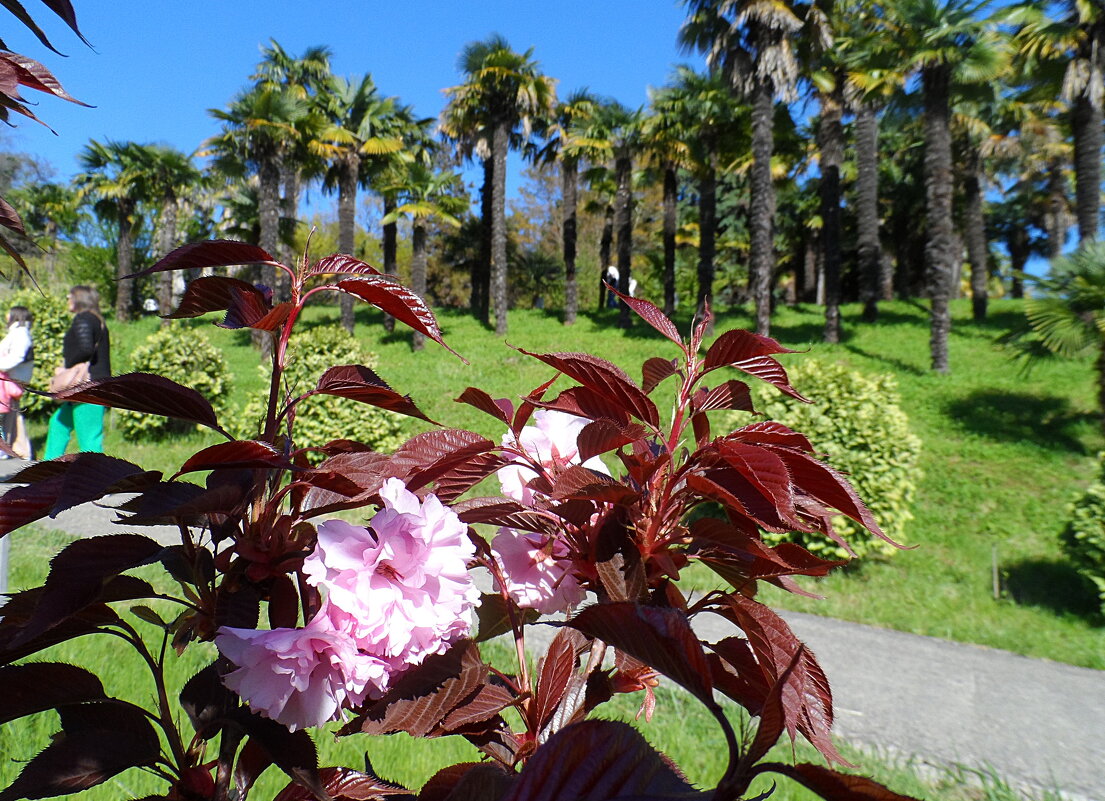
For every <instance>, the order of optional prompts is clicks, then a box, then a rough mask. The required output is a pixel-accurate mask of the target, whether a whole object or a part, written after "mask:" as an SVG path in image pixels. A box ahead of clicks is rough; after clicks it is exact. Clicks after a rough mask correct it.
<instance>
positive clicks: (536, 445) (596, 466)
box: [497, 409, 610, 503]
mask: <svg viewBox="0 0 1105 801" xmlns="http://www.w3.org/2000/svg"><path fill="white" fill-rule="evenodd" d="M532 420H533V423H534V424H533V425H532V426H525V427H524V428H523V429H522V431H521V432H520V433H519V435H518V441H517V443H515V442H514V435H513V434H511V433H510V432H507V433H506V434H504V435H503V445H504V446H508V447H513V446H514V445H515V444H517V445H518V446H520V447H521V449H522V450H523V451H524V452H525V453H527V454H529V456H531V457H532V458H533V459H535V460H537V461H538V462H540V463H541V464H543V465H546V466H553V465H560V466H564V465H568V464H579V463H580V458H579V446H578V445H577V444H576V440H577V438H578V437H579V432H580V431H582V430H583V428H584V427H585V426H586V425H587V424H588V423H590V422H591V421H590V420H588V419H586V418H584V417H576V416H575V415H572V414H567V413H566V412H559V411H555V410H551V409H538V410H537V411H536V412H534V413H533V418H532ZM583 466H584V467H586V468H589V469H591V470H596V471H598V472H600V473H604V474H606V475H610V471H609V470H607V469H606V465H604V464H603V463H602V460H601V459H600V458H599V457H597V456H592V457H591V458H590V459H588V460H587V461H586V462H583ZM497 475H498V477H499V482H500V483H501V484H502V490H503V494H504V495H506V496H508V497H510V498H513V499H514V500H516V501H520V502H522V503H532V501H533V494H534V493H533V491H532V490H531V489H530V488H529V487H527V486H526V485H527V484H528V483H529V482H530V481H532V480H533V479H534V478H536V477H537V473H536V472H535V471H534V470H533V468H531V467H529V466H527V465H526V464H525V463H524V462H522V461H521V459H519V460H517V461H515V462H514V463H512V464H509V465H507V466H506V467H502V468H499V470H498V473H497Z"/></svg>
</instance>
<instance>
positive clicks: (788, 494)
mask: <svg viewBox="0 0 1105 801" xmlns="http://www.w3.org/2000/svg"><path fill="white" fill-rule="evenodd" d="M718 453H719V454H720V455H721V458H722V459H724V460H725V463H726V464H728V465H729V466H730V467H732V468H733V469H734V470H736V471H737V472H738V473H740V474H741V475H742V476H744V477H745V478H746V479H747V480H748V483H749V484H751V485H752V487H753V488H755V490H756V491H757V492H759V493H760V494H761V495H762V496H763V497H764V498H765V499H766V500H767V501H768V503H769V504H770V505H772V506H774V508H775V512H776V514H777V515H778V517H779V518H780V519H782V520H783V522H784V523H790V524H792V525H793V526H795V527H796V528H797V527H800V524H799V521H798V520H797V519H796V518H795V516H794V499H793V498H794V490H793V488H792V486H791V482H792V478H793V477H792V476H791V474H790V472H789V471H788V470H787V465H786V464H785V463H784V461H783V460H782V459H781V458H780V457H779V456H777V455H776V454H774V453H772V452H771V451H770V450H769V449H767V448H760V447H757V446H755V445H748V444H746V443H743V442H733V441H725V440H722V441H721V442H719V443H718Z"/></svg>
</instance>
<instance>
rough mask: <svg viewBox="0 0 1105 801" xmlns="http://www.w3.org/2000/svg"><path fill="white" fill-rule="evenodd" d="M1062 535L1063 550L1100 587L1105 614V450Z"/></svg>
mask: <svg viewBox="0 0 1105 801" xmlns="http://www.w3.org/2000/svg"><path fill="white" fill-rule="evenodd" d="M1067 514H1068V517H1069V519H1068V520H1067V524H1066V527H1065V528H1064V529H1063V531H1062V533H1061V534H1060V535H1059V543H1060V545H1061V547H1062V549H1063V553H1064V554H1066V556H1067V558H1068V559H1070V561H1071V562H1072V563H1073V564H1074V568H1075V570H1077V571H1078V572H1079V573H1080V574H1081V575H1083V576H1085V577H1086V578H1087V579H1088V580H1089V581H1090V583H1092V584H1093V585H1094V587H1095V588H1096V589H1097V594H1098V598H1099V599H1100V601H1101V611H1102V613H1103V614H1105V453H1101V454H1098V475H1097V480H1096V481H1095V482H1094V483H1092V484H1090V486H1089V487H1087V488H1086V491H1085V492H1084V493H1083V494H1082V495H1081V496H1080V497H1079V498H1077V499H1076V500H1075V501H1074V502H1073V503H1071V505H1070V508H1069V509H1068V512H1067Z"/></svg>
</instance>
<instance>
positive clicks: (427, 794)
mask: <svg viewBox="0 0 1105 801" xmlns="http://www.w3.org/2000/svg"><path fill="white" fill-rule="evenodd" d="M517 778H518V777H517V774H515V773H512V772H510V771H507V770H505V769H503V768H501V767H499V766H498V765H494V764H488V763H486V762H461V763H459V764H457V765H449V766H448V767H446V768H442V769H441V770H439V771H438V772H437V773H435V774H434V775H433V776H431V777H430V780H429V781H427V782H426V783H425V784H424V785H422V790H421V791H420V792H419V793H418V801H498V799H500V798H502V797H503V796H504V795H505V794H506V791H507V790H508V789H509V788H510V786H511V784H512V783H513V782H514V781H516V780H517Z"/></svg>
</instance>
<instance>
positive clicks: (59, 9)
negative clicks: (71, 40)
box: [42, 0, 91, 47]
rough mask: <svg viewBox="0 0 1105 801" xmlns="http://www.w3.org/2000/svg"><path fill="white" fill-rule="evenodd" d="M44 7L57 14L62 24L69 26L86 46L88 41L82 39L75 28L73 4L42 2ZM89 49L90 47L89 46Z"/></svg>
mask: <svg viewBox="0 0 1105 801" xmlns="http://www.w3.org/2000/svg"><path fill="white" fill-rule="evenodd" d="M42 2H43V3H45V5H46V7H47V8H49V9H50V10H51V11H53V12H54V13H55V14H57V15H58V16H59V17H60V18H61V20H62V22H64V23H65V24H66V25H68V26H69V28H70V30H72V31H73V33H75V34H77V36H79V37H81V41H82V42H84V43H85V44H88V40H87V39H85V38H84V34H82V33H81V32H80V29H79V28H78V27H77V15H76V12H74V11H73V4H72V3H70V2H69V0H42ZM89 47H91V45H89Z"/></svg>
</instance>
